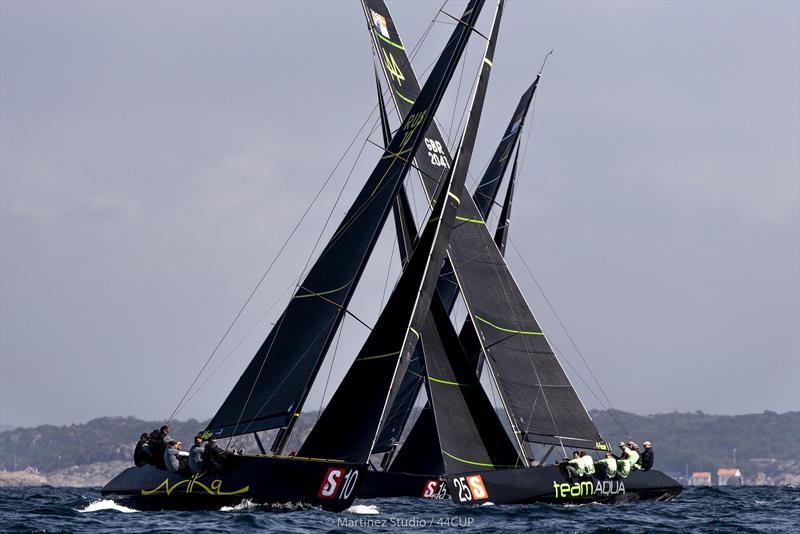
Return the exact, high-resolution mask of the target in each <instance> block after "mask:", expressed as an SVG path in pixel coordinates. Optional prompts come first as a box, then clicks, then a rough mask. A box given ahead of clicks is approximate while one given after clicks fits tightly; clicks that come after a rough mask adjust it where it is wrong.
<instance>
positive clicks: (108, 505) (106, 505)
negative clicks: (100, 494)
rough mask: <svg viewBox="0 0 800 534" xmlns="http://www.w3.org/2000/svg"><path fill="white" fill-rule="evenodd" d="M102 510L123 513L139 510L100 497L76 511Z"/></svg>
mask: <svg viewBox="0 0 800 534" xmlns="http://www.w3.org/2000/svg"><path fill="white" fill-rule="evenodd" d="M103 510H114V511H115V512H122V513H123V514H130V513H132V512H138V511H139V510H134V509H133V508H128V507H127V506H122V505H121V504H117V503H115V502H114V501H112V500H111V499H102V500H98V501H92V502H90V503H89V504H88V505H87V506H86V508H81V509H80V510H78V512H82V513H83V512H101V511H103Z"/></svg>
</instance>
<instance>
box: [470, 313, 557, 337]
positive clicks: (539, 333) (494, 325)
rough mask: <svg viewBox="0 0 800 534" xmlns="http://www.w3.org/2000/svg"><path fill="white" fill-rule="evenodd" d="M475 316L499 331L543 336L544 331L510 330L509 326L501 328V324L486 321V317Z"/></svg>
mask: <svg viewBox="0 0 800 534" xmlns="http://www.w3.org/2000/svg"><path fill="white" fill-rule="evenodd" d="M475 318H476V319H477V320H479V321H480V322H482V323H486V324H488V325H489V326H491V327H492V328H494V329H496V330H500V331H501V332H508V333H510V334H523V335H526V336H543V335H544V332H526V331H525V330H511V329H510V328H503V327H502V326H497V325H496V324H492V323H490V322H489V321H487V320H486V319H484V318H483V317H479V316H477V315H476V316H475Z"/></svg>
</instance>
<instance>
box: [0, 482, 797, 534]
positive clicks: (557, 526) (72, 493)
mask: <svg viewBox="0 0 800 534" xmlns="http://www.w3.org/2000/svg"><path fill="white" fill-rule="evenodd" d="M456 530H457V531H461V532H474V533H475V534H477V533H485V532H520V533H527V532H681V533H683V532H703V533H706V532H792V533H795V532H800V488H792V487H763V486H762V487H742V488H686V489H685V490H684V492H683V493H682V494H681V495H680V496H679V497H678V498H677V499H675V500H673V501H670V502H648V501H643V502H634V503H627V504H618V505H599V504H588V505H581V506H569V505H566V506H565V505H546V504H536V505H524V506H521V505H520V506H493V505H489V506H486V505H484V506H479V507H474V508H463V507H459V506H456V505H455V504H453V503H452V502H451V501H425V500H422V499H380V500H374V501H373V500H370V501H356V503H355V504H354V506H353V507H352V508H351V509H350V510H348V511H347V512H345V513H342V514H333V513H329V512H324V511H322V510H316V509H308V508H305V507H297V506H291V505H286V506H280V507H266V506H258V505H253V504H250V503H243V504H241V505H239V506H235V507H231V508H224V509H223V510H220V511H208V512H138V511H136V510H132V509H130V508H125V507H123V506H120V505H118V504H116V503H114V502H113V501H109V500H104V499H103V498H102V497H101V496H100V491H99V488H88V489H86V488H50V487H39V488H0V531H2V532H121V533H126V532H230V531H235V532H247V531H267V532H269V531H275V532H281V533H295V532H297V533H301V532H302V533H306V532H317V533H321V532H363V533H370V534H371V533H378V532H398V531H413V532H452V531H456Z"/></svg>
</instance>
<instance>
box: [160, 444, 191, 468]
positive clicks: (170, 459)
mask: <svg viewBox="0 0 800 534" xmlns="http://www.w3.org/2000/svg"><path fill="white" fill-rule="evenodd" d="M177 445H178V442H177V441H175V440H174V439H171V440H169V442H168V443H167V450H166V451H164V465H166V466H167V471H169V472H170V473H180V474H183V473H184V472H185V470H184V469H182V465H181V463H182V462H181V460H180V457H181V456H183V457H186V456H189V453H188V452H185V451H182V450H180V449H179V448H178V447H177Z"/></svg>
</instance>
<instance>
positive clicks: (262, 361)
mask: <svg viewBox="0 0 800 534" xmlns="http://www.w3.org/2000/svg"><path fill="white" fill-rule="evenodd" d="M377 108H378V106H377V104H376V105H375V107H374V108H373V113H374V111H375V110H376V109H377ZM371 115H372V114H370V116H371ZM367 120H369V119H367ZM362 129H363V126H362ZM374 129H375V126H373V131H374ZM359 133H360V131H359ZM365 146H367V142H366V140H365V141H364V142H363V143H361V149H360V150H359V151H358V154H357V155H356V160H355V162H354V163H353V166H352V167H351V168H350V172H349V173H348V174H347V178H346V179H345V181H344V184H342V187H341V189H339V194H338V195H337V196H336V201H335V202H334V204H333V207H332V208H331V211H330V213H328V218H327V219H326V220H325V224H324V225H323V228H322V231H320V233H319V236H318V237H317V241H316V243H315V244H314V248H313V249H312V251H311V254H310V255H309V257H308V260H307V261H306V264H305V266H304V267H303V270H302V271H301V273H300V276H299V277H298V282H297V285H298V287H301V286H300V282H301V281H302V280H303V278H304V277H305V272H306V269H307V268H308V265H309V264H310V263H311V259H312V258H313V256H314V252H315V251H316V248H317V246H318V245H319V242H320V240H321V239H322V235H323V234H324V233H325V229H326V228H327V226H328V222H330V220H331V217H332V216H333V213H334V211H335V210H336V206H337V205H338V203H339V200H340V199H341V198H342V193H343V192H344V190H345V188H346V187H347V184H348V183H349V182H350V178H351V177H352V175H353V170H355V167H356V164H357V163H358V160H359V158H360V157H361V153H362V152H363V151H364V147H365ZM303 289H305V290H306V291H309V290H308V289H306V288H303ZM351 290H352V288H348V291H351ZM320 298H323V299H325V300H329V299H327V298H325V297H323V296H320ZM329 302H332V303H333V301H329ZM334 304H335V303H334ZM340 309H344V308H341V307H340ZM345 311H347V310H345ZM335 318H336V316H334V318H333V319H331V320H332V321H333V320H335ZM356 319H358V318H356ZM358 320H359V321H361V320H360V319H358ZM281 326H283V317H281V320H280V322H279V323H278V324H277V325H276V326H275V328H276V329H277V331H276V333H275V336H274V337H273V338H272V342H271V343H270V345H269V348H268V349H267V352H266V354H265V355H264V358H263V359H262V360H261V366H260V367H259V369H258V373H257V374H256V377H255V379H254V380H253V385H252V386H250V391H249V392H248V394H247V398H246V399H245V401H244V403H243V404H242V409H241V410H240V411H239V417H238V418H237V419H236V424H235V425H234V427H233V433H235V432H236V430H238V428H239V423H240V422H241V420H242V416H243V415H244V412H245V410H246V409H247V405H248V404H249V403H250V399H251V398H252V396H253V391H255V388H256V384H258V380H259V378H261V373H262V372H263V370H264V365H265V364H266V363H267V359H268V357H269V355H270V354H271V353H272V347H273V346H274V345H275V340H276V339H277V338H278V332H279V331H280V328H281ZM323 331H324V330H323ZM323 331H320V334H321V333H322V332H323ZM317 337H319V334H318V336H317ZM310 346H311V345H309V347H310ZM299 361H300V359H298V362H299ZM275 391H277V388H276V390H275ZM274 393H275V392H273V395H274ZM271 398H272V395H270V399H271ZM265 405H266V403H264V404H262V406H261V408H260V409H259V411H260V410H261V409H263V407H264V406H265ZM296 408H297V407H296ZM251 423H252V421H251ZM247 428H249V425H248V427H247ZM232 437H233V435H232V436H231V438H232ZM230 441H231V440H228V444H229V445H230Z"/></svg>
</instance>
